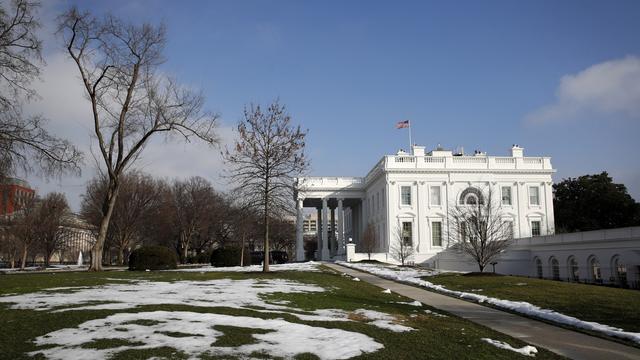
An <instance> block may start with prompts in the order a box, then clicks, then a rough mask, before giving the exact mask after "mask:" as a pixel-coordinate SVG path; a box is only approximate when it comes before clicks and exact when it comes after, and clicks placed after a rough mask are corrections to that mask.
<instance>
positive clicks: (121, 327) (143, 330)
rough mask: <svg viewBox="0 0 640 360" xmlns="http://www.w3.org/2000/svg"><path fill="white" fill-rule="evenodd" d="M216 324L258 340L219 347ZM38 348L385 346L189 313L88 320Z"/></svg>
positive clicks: (346, 350) (240, 350) (69, 353)
mask: <svg viewBox="0 0 640 360" xmlns="http://www.w3.org/2000/svg"><path fill="white" fill-rule="evenodd" d="M216 326H232V327H239V328H246V329H255V330H256V332H255V333H253V334H252V338H253V340H254V342H252V343H250V344H244V345H240V346H235V347H230V346H216V340H217V339H219V338H220V337H221V336H223V335H224V332H223V330H220V329H216V328H215V327H216ZM96 340H100V341H103V340H115V341H117V343H116V344H117V345H115V347H113V348H106V349H105V348H99V349H96V348H90V347H87V346H86V345H87V344H91V343H92V342H94V341H96ZM212 343H213V344H212ZM35 344H36V345H38V346H43V345H47V346H51V345H54V346H53V347H50V348H47V349H43V350H36V351H33V352H31V353H30V354H29V355H31V356H35V355H36V354H42V355H44V356H45V357H46V358H47V359H55V360H66V359H96V360H102V359H109V358H111V357H112V356H113V355H115V354H117V353H120V352H122V351H126V350H131V349H152V348H158V347H163V346H169V347H171V348H174V349H176V350H178V351H181V352H184V353H185V354H187V355H188V356H189V358H190V359H198V358H200V356H201V355H212V356H238V355H244V356H247V357H249V356H250V355H251V354H252V353H253V352H259V353H266V354H268V355H271V356H274V357H284V358H293V357H294V356H295V355H297V354H300V353H312V354H315V355H316V356H318V357H319V358H320V359H347V358H350V357H354V356H358V355H361V354H363V353H370V352H375V351H378V350H380V349H382V348H383V347H384V346H383V345H382V344H380V343H378V342H376V341H375V340H373V339H372V338H370V337H368V336H366V335H364V334H360V333H357V332H352V331H345V330H341V329H328V328H322V327H313V326H309V325H304V324H295V323H290V322H287V321H284V320H282V319H260V318H254V317H247V316H229V315H222V314H211V313H196V312H184V311H174V312H168V311H153V312H142V313H120V314H115V315H111V316H108V317H106V318H104V319H97V320H90V321H87V322H84V323H82V324H80V325H78V327H77V328H73V329H62V330H58V331H54V332H50V333H48V334H46V335H44V336H40V337H38V338H36V339H35Z"/></svg>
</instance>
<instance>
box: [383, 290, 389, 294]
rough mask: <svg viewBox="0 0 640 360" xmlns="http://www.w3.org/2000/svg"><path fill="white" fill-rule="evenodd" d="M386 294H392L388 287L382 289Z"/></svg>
mask: <svg viewBox="0 0 640 360" xmlns="http://www.w3.org/2000/svg"><path fill="white" fill-rule="evenodd" d="M382 292H383V293H384V294H391V289H386V290H383V291H382Z"/></svg>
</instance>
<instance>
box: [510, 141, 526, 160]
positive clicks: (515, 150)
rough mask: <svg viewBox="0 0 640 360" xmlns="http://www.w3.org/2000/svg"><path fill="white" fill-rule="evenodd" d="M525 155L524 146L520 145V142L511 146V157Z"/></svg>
mask: <svg viewBox="0 0 640 360" xmlns="http://www.w3.org/2000/svg"><path fill="white" fill-rule="evenodd" d="M523 156H524V148H521V147H520V146H518V144H513V146H512V147H511V157H519V158H521V157H523Z"/></svg>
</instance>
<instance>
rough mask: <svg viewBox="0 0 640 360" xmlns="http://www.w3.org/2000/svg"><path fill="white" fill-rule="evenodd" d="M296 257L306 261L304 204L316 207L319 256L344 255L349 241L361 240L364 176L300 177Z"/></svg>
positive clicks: (319, 257)
mask: <svg viewBox="0 0 640 360" xmlns="http://www.w3.org/2000/svg"><path fill="white" fill-rule="evenodd" d="M295 196H296V205H297V206H296V207H297V209H296V210H297V217H296V260H297V261H304V260H305V254H304V239H303V229H302V225H303V218H304V215H303V213H304V208H305V207H309V208H316V211H317V212H318V217H317V227H316V228H317V243H318V247H317V252H316V259H317V260H330V259H333V258H335V259H339V258H344V257H345V254H346V251H345V246H346V241H347V240H348V239H349V238H351V239H353V241H355V242H358V241H359V239H360V235H361V234H362V232H363V224H364V219H363V215H364V212H363V211H362V208H363V206H362V204H363V199H364V181H363V179H362V178H345V177H340V178H329V177H306V178H298V181H297V183H296V194H295Z"/></svg>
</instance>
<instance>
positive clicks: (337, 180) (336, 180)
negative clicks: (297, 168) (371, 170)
mask: <svg viewBox="0 0 640 360" xmlns="http://www.w3.org/2000/svg"><path fill="white" fill-rule="evenodd" d="M363 186H364V178H361V177H350V176H344V177H342V176H333V177H332V176H308V177H301V178H298V188H310V187H322V188H336V189H340V188H345V187H363Z"/></svg>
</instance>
